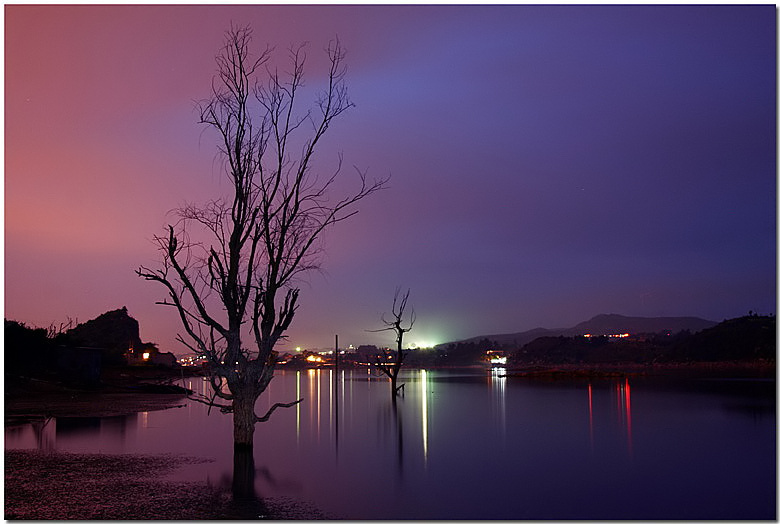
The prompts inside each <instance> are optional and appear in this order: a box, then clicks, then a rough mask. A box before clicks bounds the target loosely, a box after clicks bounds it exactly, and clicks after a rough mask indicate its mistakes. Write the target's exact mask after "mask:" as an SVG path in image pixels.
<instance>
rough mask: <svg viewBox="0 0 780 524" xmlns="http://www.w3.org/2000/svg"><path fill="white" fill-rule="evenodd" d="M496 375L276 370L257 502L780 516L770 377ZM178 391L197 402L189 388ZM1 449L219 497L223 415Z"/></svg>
mask: <svg viewBox="0 0 780 524" xmlns="http://www.w3.org/2000/svg"><path fill="white" fill-rule="evenodd" d="M502 374H503V370H492V371H483V370H473V371H460V372H452V371H424V370H407V371H405V372H403V373H402V376H403V381H404V382H405V383H406V386H405V394H404V397H403V398H401V399H400V400H399V401H398V403H397V406H396V407H394V406H393V404H392V402H391V401H390V395H389V385H388V383H387V381H386V380H385V379H382V378H377V377H375V376H371V375H370V374H369V373H367V372H366V371H365V370H354V371H351V370H347V371H339V372H338V374H336V373H335V372H334V371H332V370H303V371H299V372H296V371H282V372H277V376H276V377H275V378H274V380H273V382H272V384H271V386H270V390H269V392H268V394H266V395H264V397H262V398H261V400H260V401H259V402H258V408H257V412H258V413H263V412H264V410H265V409H267V408H268V406H270V405H271V404H273V403H274V402H289V401H291V400H293V399H295V398H299V397H304V398H305V401H304V402H303V403H301V404H298V405H297V406H296V407H293V408H290V409H280V410H277V411H276V412H275V413H274V415H273V416H272V417H271V420H270V421H269V422H266V423H264V424H258V426H257V432H256V435H255V465H256V468H257V474H256V483H255V484H256V489H257V492H258V493H259V494H260V495H261V496H267V497H275V496H286V497H293V498H296V499H300V500H304V501H307V502H309V503H311V504H314V505H315V506H317V507H318V508H320V509H321V510H323V511H325V512H327V513H329V514H331V515H334V516H337V517H339V518H347V519H480V520H482V519H533V520H538V519H597V520H601V519H623V520H625V519H675V520H681V519H731V520H745V519H775V518H776V510H775V503H776V411H775V383H774V381H762V380H723V379H720V380H693V379H690V380H686V381H682V380H674V381H669V380H663V379H649V378H648V379H645V378H636V379H628V380H626V379H615V380H609V379H604V380H595V381H590V382H589V381H587V380H578V381H553V382H540V381H529V380H527V379H519V378H512V377H509V378H506V377H502V376H501V375H502ZM185 385H186V386H187V387H190V388H191V389H196V390H201V391H203V390H204V389H203V388H204V387H205V383H204V382H202V381H201V380H200V379H187V380H186V381H185ZM5 446H6V448H8V449H12V448H40V449H58V450H63V451H72V452H89V453H179V454H184V455H190V456H198V457H205V458H209V459H212V460H211V462H208V463H204V464H197V465H191V466H186V467H184V468H182V469H180V470H178V471H177V472H176V473H175V474H174V478H176V479H186V480H201V481H208V482H210V483H212V484H217V485H225V486H229V484H230V481H231V476H232V467H233V462H232V427H231V418H230V417H229V416H226V415H222V414H220V413H219V412H217V411H212V413H211V414H210V415H208V414H207V407H206V406H204V405H201V404H198V403H194V402H190V403H188V404H187V405H186V406H185V407H182V408H176V409H170V410H165V411H152V412H148V413H138V414H136V415H132V416H126V417H109V418H70V419H66V418H60V419H56V420H52V421H50V422H49V423H48V424H46V425H45V426H42V425H40V424H38V425H35V426H33V425H27V426H23V427H20V428H11V429H6V431H5Z"/></svg>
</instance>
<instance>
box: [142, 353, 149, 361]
mask: <svg viewBox="0 0 780 524" xmlns="http://www.w3.org/2000/svg"><path fill="white" fill-rule="evenodd" d="M143 357H144V360H149V352H148V351H147V352H145V353H144V354H143Z"/></svg>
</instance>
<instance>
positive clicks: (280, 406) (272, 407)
mask: <svg viewBox="0 0 780 524" xmlns="http://www.w3.org/2000/svg"><path fill="white" fill-rule="evenodd" d="M300 402H303V399H302V398H299V399H298V400H295V401H293V402H288V403H287V404H284V403H282V402H277V403H276V404H274V405H273V406H271V407H270V409H269V410H268V411H267V412H266V413H265V415H263V416H262V417H258V416H257V415H255V421H256V422H265V421H266V420H268V419H269V418H270V417H271V413H273V412H274V411H276V409H277V408H291V407H293V406H294V405H296V404H298V403H300Z"/></svg>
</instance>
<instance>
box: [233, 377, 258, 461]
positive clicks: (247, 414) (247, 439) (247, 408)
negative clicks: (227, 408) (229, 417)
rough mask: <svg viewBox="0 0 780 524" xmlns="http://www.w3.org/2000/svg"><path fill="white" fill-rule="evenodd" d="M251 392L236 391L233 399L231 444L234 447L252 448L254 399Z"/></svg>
mask: <svg viewBox="0 0 780 524" xmlns="http://www.w3.org/2000/svg"><path fill="white" fill-rule="evenodd" d="M256 400H257V397H256V396H254V395H253V394H252V393H251V392H247V391H238V392H236V393H234V399H233V444H234V445H235V447H236V448H244V449H250V450H251V449H252V448H253V446H254V436H255V401H256Z"/></svg>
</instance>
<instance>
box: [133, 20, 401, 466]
mask: <svg viewBox="0 0 780 524" xmlns="http://www.w3.org/2000/svg"><path fill="white" fill-rule="evenodd" d="M251 38H252V32H251V30H250V29H249V28H231V29H230V30H229V31H227V33H226V38H225V46H224V48H223V49H222V51H221V52H220V53H219V54H218V55H217V59H216V60H217V74H216V76H215V78H214V80H213V81H212V90H211V96H210V97H209V98H208V99H207V100H205V101H204V102H202V103H201V104H200V108H199V109H200V122H201V123H202V124H205V125H206V126H207V127H209V128H210V129H212V130H214V131H216V135H217V137H218V140H219V143H218V144H219V145H218V152H219V156H220V157H221V158H222V160H223V166H224V167H225V171H226V175H227V180H229V182H230V184H229V188H230V190H231V194H230V196H229V197H227V198H218V199H215V200H212V201H210V202H208V203H207V204H205V205H202V206H195V205H187V206H185V207H182V208H180V209H177V210H176V211H175V213H176V215H177V217H178V221H177V222H176V224H174V225H170V226H168V228H167V234H165V235H163V236H160V237H156V240H157V242H158V244H159V246H160V252H161V253H162V263H161V266H162V267H160V268H159V269H150V268H147V267H140V268H139V269H138V270H137V274H138V275H139V276H141V277H143V278H145V279H146V280H152V281H155V282H159V283H161V284H162V285H163V286H164V287H165V288H166V290H167V295H168V298H167V299H166V300H164V301H162V302H160V303H161V304H164V305H168V306H172V307H174V308H175V309H176V311H177V312H178V314H179V318H180V320H181V324H182V326H183V328H184V332H185V335H179V336H178V340H179V341H180V342H182V343H183V344H184V345H186V346H187V347H188V348H189V349H190V350H192V351H193V352H194V353H196V354H198V355H201V356H203V357H205V359H206V361H207V362H208V369H209V371H210V380H211V386H212V388H211V389H212V394H211V395H210V396H209V397H207V398H203V399H201V400H202V401H205V402H207V403H208V404H210V405H212V406H215V407H217V408H219V409H221V411H222V412H224V413H231V414H232V415H233V439H234V444H235V447H236V449H239V448H243V449H245V450H249V451H250V456H251V449H252V446H253V444H254V440H253V437H254V429H255V424H256V423H257V422H262V421H266V420H268V418H269V417H270V416H271V413H273V411H274V410H275V409H277V408H279V407H289V406H292V405H294V404H296V403H298V402H300V401H301V400H302V399H296V400H293V401H291V402H289V403H276V404H274V405H273V406H271V407H270V409H268V411H267V412H266V413H264V414H262V415H258V414H256V413H255V403H256V401H257V399H258V397H259V396H260V395H261V394H262V393H263V392H264V391H265V390H266V388H267V387H268V384H269V383H270V381H271V379H272V378H273V374H274V365H275V361H276V351H275V350H274V347H275V346H276V344H277V342H279V341H280V340H281V339H283V338H284V336H285V332H286V331H287V329H288V328H289V326H290V324H291V323H292V320H293V317H294V316H295V312H296V310H297V309H298V294H299V289H298V288H297V287H296V286H295V282H296V277H298V276H299V275H300V274H301V273H302V272H304V271H307V270H310V269H315V268H317V267H318V264H319V259H318V255H319V254H320V252H321V246H320V245H319V243H318V239H319V237H320V235H321V233H322V232H323V231H324V230H325V229H326V228H328V227H330V226H332V225H334V224H335V223H337V222H340V221H342V220H344V219H346V218H348V217H350V216H352V215H354V214H355V213H356V212H357V211H356V210H355V209H354V206H355V204H357V203H358V202H359V201H360V200H362V199H363V198H365V197H367V196H368V195H370V194H372V193H374V192H376V191H377V190H379V189H380V188H382V187H383V185H384V184H385V181H386V180H379V181H374V182H367V180H366V175H365V173H364V172H361V171H359V170H358V171H357V174H358V185H357V188H356V189H355V190H354V191H353V192H352V193H349V194H346V195H344V196H340V197H337V198H332V196H331V194H330V193H331V191H330V190H331V189H333V187H332V186H333V183H334V181H335V180H336V178H337V176H338V174H339V173H340V167H341V159H340V158H339V162H338V165H337V166H336V168H335V170H334V171H333V172H331V173H317V172H316V171H315V169H314V166H313V164H312V159H313V155H314V151H315V149H316V148H317V146H318V145H319V144H320V140H321V139H322V137H323V135H324V134H325V132H326V131H327V130H328V129H329V128H330V125H331V124H332V123H333V120H334V119H335V118H337V117H338V116H340V115H341V114H343V113H344V111H346V110H347V109H349V108H350V107H352V106H353V104H352V102H351V101H350V99H349V97H348V96H347V89H346V86H345V84H344V73H345V68H344V64H343V60H344V50H343V49H342V47H341V46H340V44H339V42H338V41H334V42H332V43H331V45H330V46H329V47H328V48H327V50H326V52H327V58H328V65H329V68H328V69H327V73H326V77H325V81H324V86H325V87H324V90H323V92H321V93H320V95H319V98H318V99H317V102H316V108H314V109H309V110H307V111H304V112H302V113H298V112H297V111H298V110H297V103H298V102H299V98H300V96H301V94H302V93H301V88H302V87H303V78H304V75H303V73H304V65H305V62H306V54H305V52H304V48H303V47H297V48H293V49H291V50H290V55H289V56H290V61H289V64H288V66H287V67H286V68H283V69H285V70H286V71H287V72H286V73H280V72H279V71H278V70H277V69H275V68H273V67H271V65H270V64H269V60H270V58H271V50H270V49H268V48H267V49H266V50H265V51H263V52H261V53H260V54H259V55H257V56H253V55H252V53H251V51H250V43H251ZM204 239H205V240H204Z"/></svg>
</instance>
